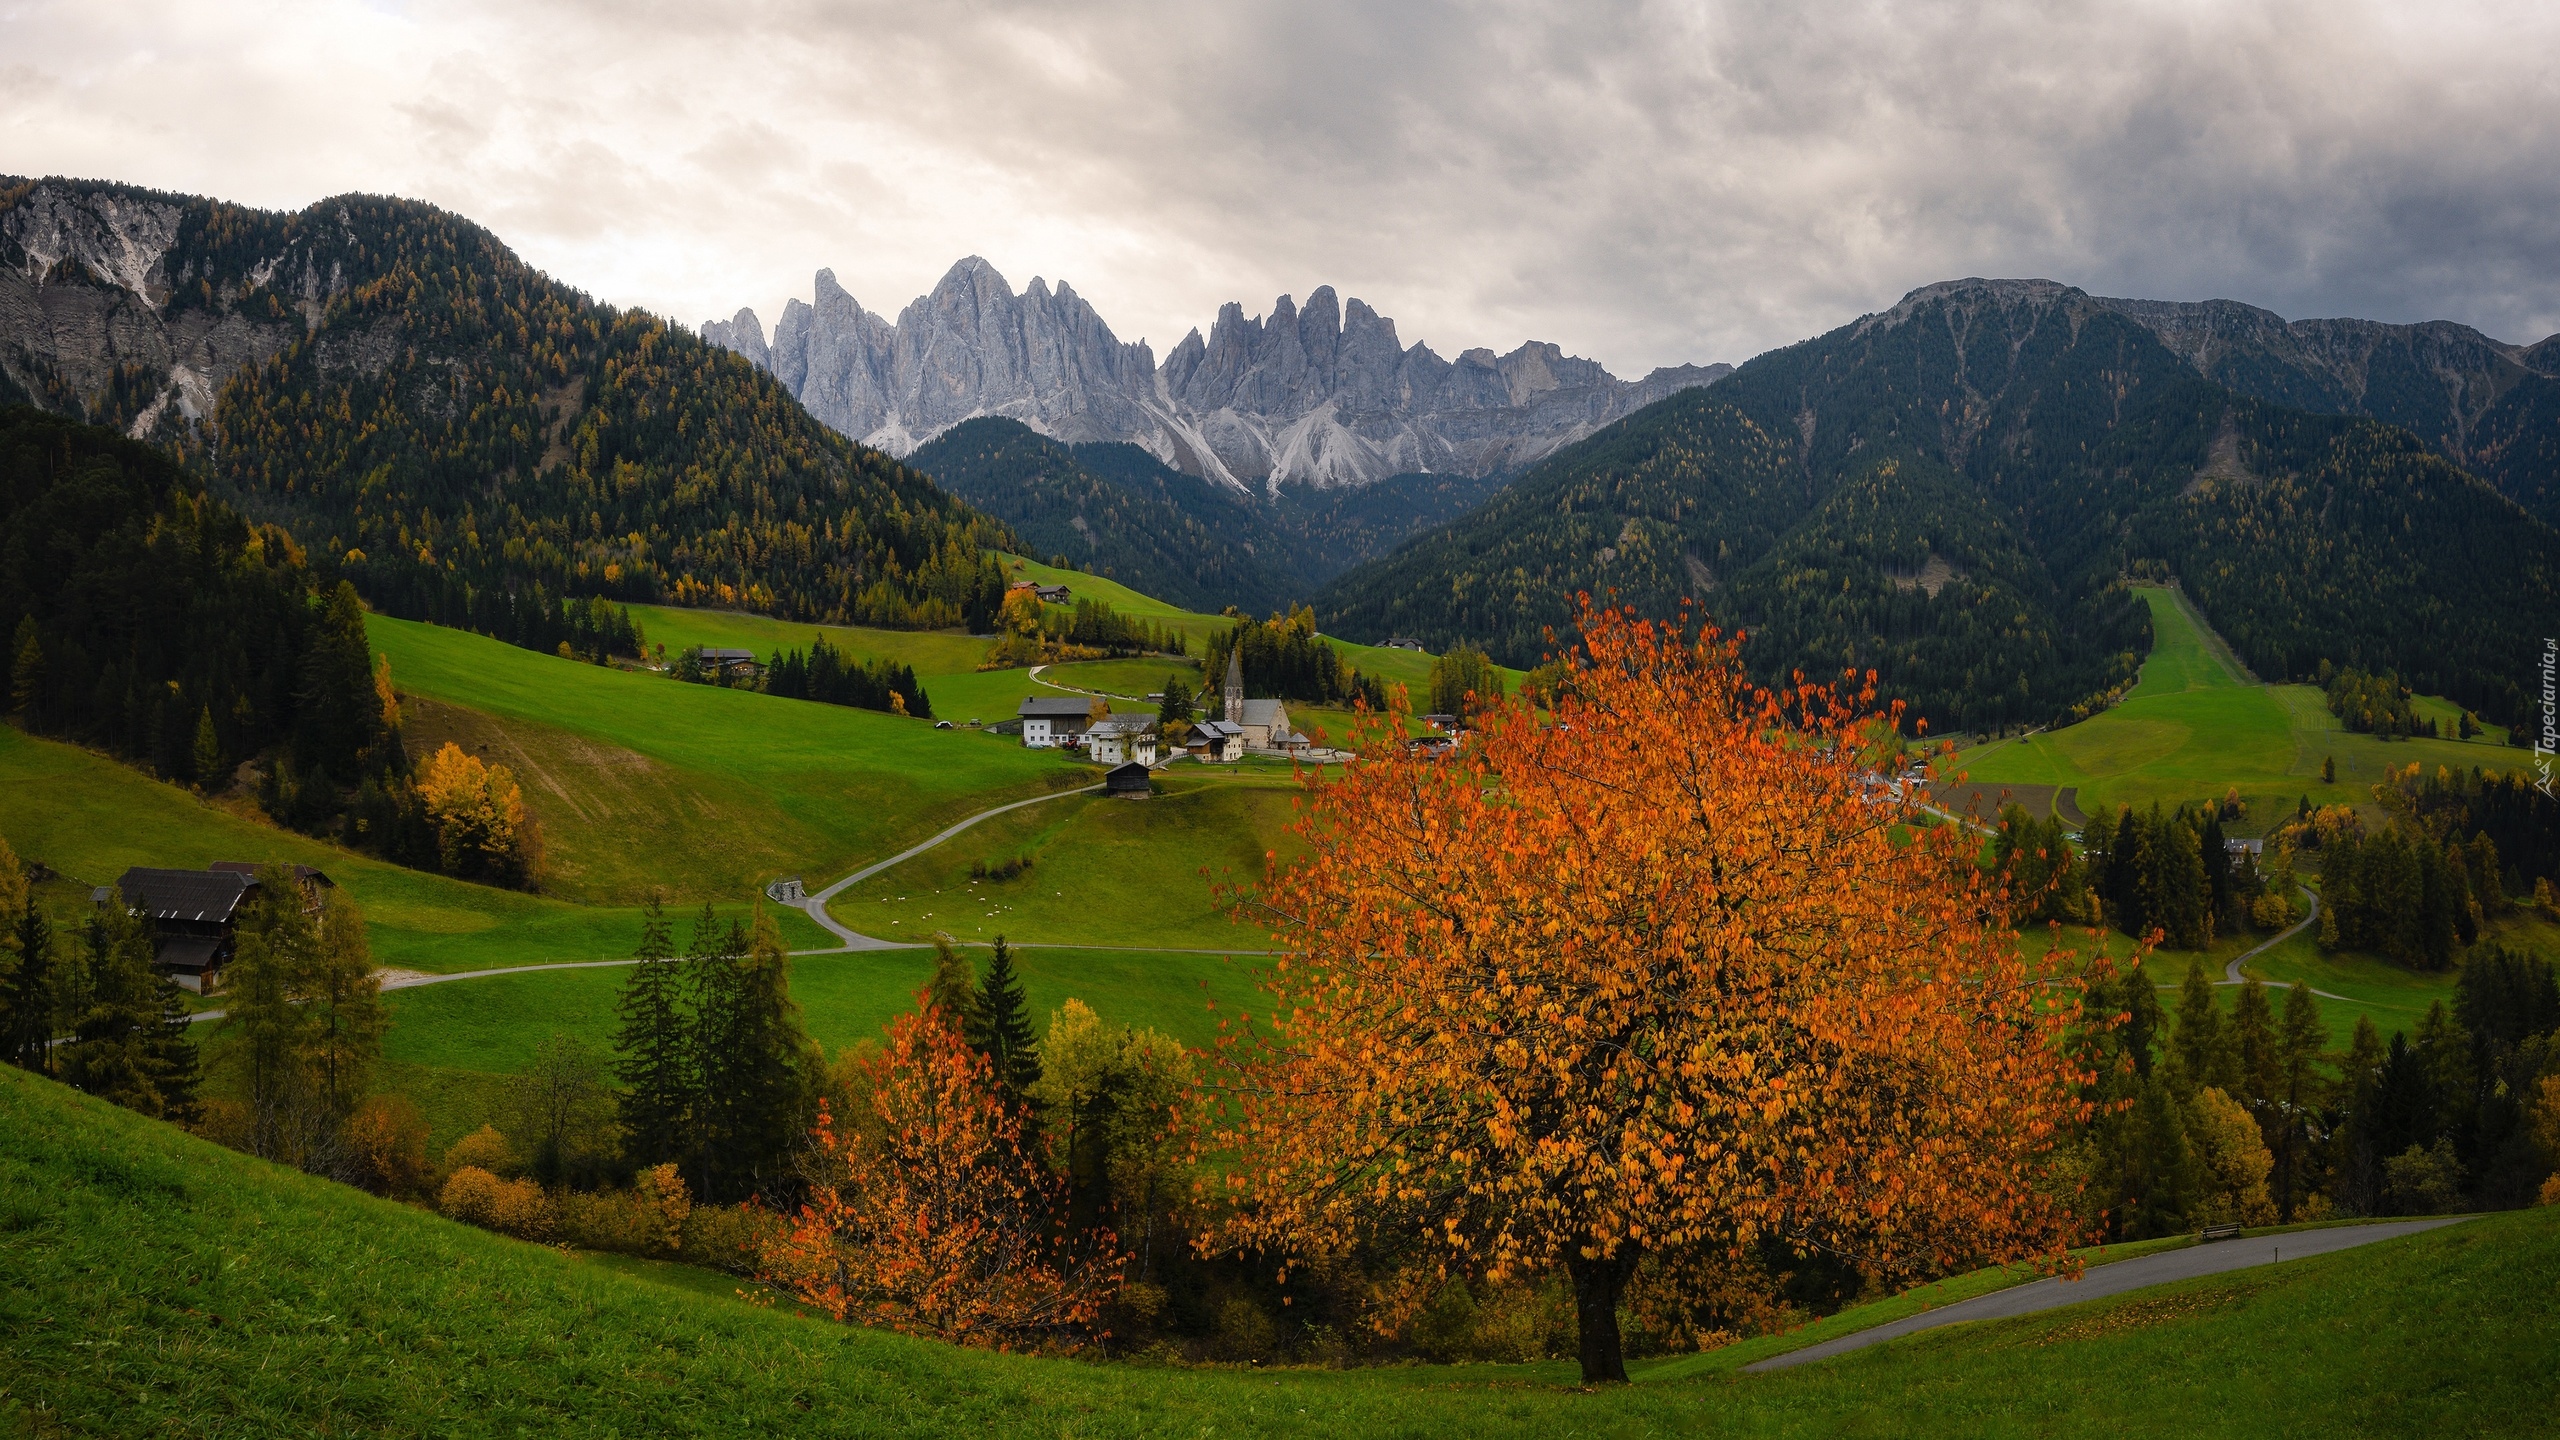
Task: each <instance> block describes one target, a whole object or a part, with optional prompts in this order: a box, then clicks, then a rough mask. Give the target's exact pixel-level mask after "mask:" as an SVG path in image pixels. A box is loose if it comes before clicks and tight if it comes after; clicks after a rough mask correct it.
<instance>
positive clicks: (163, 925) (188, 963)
mask: <svg viewBox="0 0 2560 1440" xmlns="http://www.w3.org/2000/svg"><path fill="white" fill-rule="evenodd" d="M258 868H259V867H257V866H256V865H253V864H250V863H249V862H248V861H245V860H223V861H218V862H216V863H215V864H214V865H213V866H212V867H211V868H209V869H204V870H156V869H152V868H150V867H148V866H143V865H136V866H134V867H133V868H132V869H130V870H127V871H125V872H124V874H123V876H122V877H121V878H119V879H118V880H117V881H116V883H115V885H114V886H113V888H112V889H105V890H99V891H97V892H96V893H95V894H93V895H92V896H91V897H90V898H91V899H93V900H95V901H97V902H98V903H99V904H102V905H103V904H105V903H106V902H107V899H108V897H109V896H110V895H120V896H122V897H123V899H124V903H125V906H126V908H128V909H130V910H131V911H132V912H133V913H134V914H136V915H140V916H142V917H143V918H145V919H147V920H149V921H150V922H151V933H152V937H153V939H154V941H155V944H154V946H153V953H152V962H153V963H154V964H155V965H157V966H158V967H159V968H160V969H162V970H163V971H166V972H167V973H168V975H169V977H170V978H171V979H173V980H175V981H177V982H178V986H179V988H181V989H184V990H192V991H194V992H196V993H197V994H199V995H203V994H210V993H211V992H212V991H213V989H214V987H215V986H217V985H219V984H220V983H221V977H222V969H223V967H224V966H226V965H228V964H230V963H231V954H232V942H233V940H234V938H235V936H236V933H237V931H238V929H239V924H240V910H241V907H242V906H244V905H245V904H247V903H248V900H249V896H250V894H251V893H252V892H254V891H256V890H257V889H258V886H259V882H258ZM286 873H288V874H289V875H291V876H292V877H293V883H294V885H295V887H296V888H297V890H298V891H299V895H298V897H297V898H298V899H299V900H300V901H301V904H302V908H303V911H304V912H305V913H306V914H314V915H316V914H318V913H319V912H320V910H321V908H322V907H323V906H324V905H325V904H326V903H327V902H326V897H325V896H324V895H323V894H322V893H321V892H323V891H325V890H329V889H333V888H335V882H333V881H331V880H330V879H329V877H328V876H327V875H325V874H323V873H321V872H320V871H318V870H315V869H313V868H312V867H310V866H308V865H295V866H292V867H290V868H289V869H288V871H287V872H286Z"/></svg>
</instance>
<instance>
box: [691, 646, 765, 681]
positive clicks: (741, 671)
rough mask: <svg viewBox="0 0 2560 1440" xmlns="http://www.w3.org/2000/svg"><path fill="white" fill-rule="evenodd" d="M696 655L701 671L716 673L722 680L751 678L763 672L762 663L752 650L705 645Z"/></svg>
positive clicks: (709, 673) (710, 673)
mask: <svg viewBox="0 0 2560 1440" xmlns="http://www.w3.org/2000/svg"><path fill="white" fill-rule="evenodd" d="M696 655H697V658H699V659H700V660H701V661H702V669H703V673H705V674H708V675H717V676H719V677H720V678H722V679H724V680H739V679H745V680H752V679H754V678H756V677H757V676H758V675H761V674H763V673H764V665H763V664H762V663H761V662H759V661H758V660H757V659H756V652H754V651H753V650H725V649H720V648H717V647H714V646H710V645H705V646H703V647H702V649H701V650H699V651H697V652H696Z"/></svg>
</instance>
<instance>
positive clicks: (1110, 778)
mask: <svg viewBox="0 0 2560 1440" xmlns="http://www.w3.org/2000/svg"><path fill="white" fill-rule="evenodd" d="M1102 779H1103V783H1105V784H1107V785H1109V786H1110V787H1111V788H1112V789H1114V790H1152V789H1154V788H1155V787H1154V785H1153V784H1152V783H1150V782H1149V781H1148V779H1147V767H1146V766H1144V765H1141V764H1139V763H1137V762H1136V761H1134V760H1132V761H1130V762H1129V763H1128V764H1126V765H1115V766H1113V767H1112V768H1111V769H1110V771H1109V772H1108V773H1106V774H1104V775H1103V777H1102Z"/></svg>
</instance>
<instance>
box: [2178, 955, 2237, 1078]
mask: <svg viewBox="0 0 2560 1440" xmlns="http://www.w3.org/2000/svg"><path fill="white" fill-rule="evenodd" d="M2171 1049H2172V1053H2173V1054H2174V1055H2175V1056H2176V1057H2177V1075H2176V1078H2177V1083H2178V1086H2179V1093H2180V1094H2182V1095H2192V1094H2194V1093H2195V1092H2196V1091H2198V1090H2201V1089H2204V1088H2206V1087H2207V1086H2211V1087H2212V1088H2214V1089H2216V1090H2220V1091H2222V1092H2223V1093H2224V1094H2226V1095H2227V1094H2229V1093H2231V1087H2232V1086H2233V1085H2234V1084H2235V1083H2236V1080H2235V1073H2236V1072H2237V1070H2238V1069H2239V1066H2238V1064H2237V1063H2236V1057H2235V1056H2234V1055H2233V1053H2232V1049H2231V1036H2230V1032H2229V1030H2228V1029H2227V1028H2226V1027H2225V1026H2224V1024H2223V1020H2222V1007H2221V1006H2220V1005H2218V1004H2216V1003H2215V1001H2214V998H2213V982H2212V981H2211V980H2209V979H2207V978H2205V973H2204V965H2203V963H2202V962H2201V961H2194V960H2190V961H2188V962H2187V978H2186V981H2185V983H2183V984H2181V985H2180V986H2179V987H2178V1029H2177V1034H2176V1035H2175V1036H2174V1037H2173V1038H2172V1040H2171Z"/></svg>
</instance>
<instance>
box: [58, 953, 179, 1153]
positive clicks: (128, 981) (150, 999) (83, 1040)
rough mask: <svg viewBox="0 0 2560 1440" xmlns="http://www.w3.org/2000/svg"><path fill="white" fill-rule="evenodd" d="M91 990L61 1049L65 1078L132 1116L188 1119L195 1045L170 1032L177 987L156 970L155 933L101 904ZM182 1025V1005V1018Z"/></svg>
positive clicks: (92, 957)
mask: <svg viewBox="0 0 2560 1440" xmlns="http://www.w3.org/2000/svg"><path fill="white" fill-rule="evenodd" d="M86 938H87V949H88V955H89V982H90V983H89V987H88V994H87V996H86V997H85V1001H84V1003H83V1004H82V1006H81V1008H80V1012H79V1014H77V1015H76V1016H74V1017H73V1021H72V1029H71V1043H69V1044H67V1045H64V1046H63V1047H61V1050H62V1078H63V1079H64V1080H65V1081H66V1082H68V1083H70V1084H72V1085H74V1086H77V1087H78V1088H80V1089H82V1090H85V1091H87V1092H89V1093H90V1094H92V1095H96V1096H99V1097H101V1098H103V1099H106V1100H109V1101H112V1102H113V1103H115V1104H118V1105H121V1106H123V1107H125V1108H126V1109H128V1110H133V1111H138V1112H139V1113H141V1114H144V1115H151V1116H157V1117H162V1118H173V1119H181V1120H183V1119H185V1118H187V1117H188V1115H190V1114H191V1113H192V1112H193V1110H194V1108H195V1044H194V1042H193V1041H191V1040H189V1039H188V1038H186V1036H185V1034H184V1032H183V1031H181V1032H179V1033H177V1034H174V1035H173V1034H171V1033H170V1031H169V1027H168V1023H167V1022H168V1008H169V999H170V996H169V992H174V991H176V990H177V988H178V987H177V986H176V985H175V984H174V983H172V982H171V981H170V980H169V979H168V978H167V977H166V976H164V975H162V974H160V973H159V972H158V971H157V970H156V969H155V968H154V967H153V965H152V963H151V959H152V950H153V945H152V936H151V928H150V926H149V924H148V923H146V922H145V921H144V920H143V919H142V918H141V917H140V916H138V915H135V914H133V913H132V912H130V911H128V910H127V909H125V907H124V906H122V905H102V906H100V907H98V911H97V913H96V915H95V916H94V917H92V918H91V920H90V922H89V926H88V932H87V937H86ZM179 1015H180V1023H181V1024H183V1023H184V1015H185V1011H184V1008H183V1006H182V1007H181V1008H180V1011H179Z"/></svg>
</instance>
